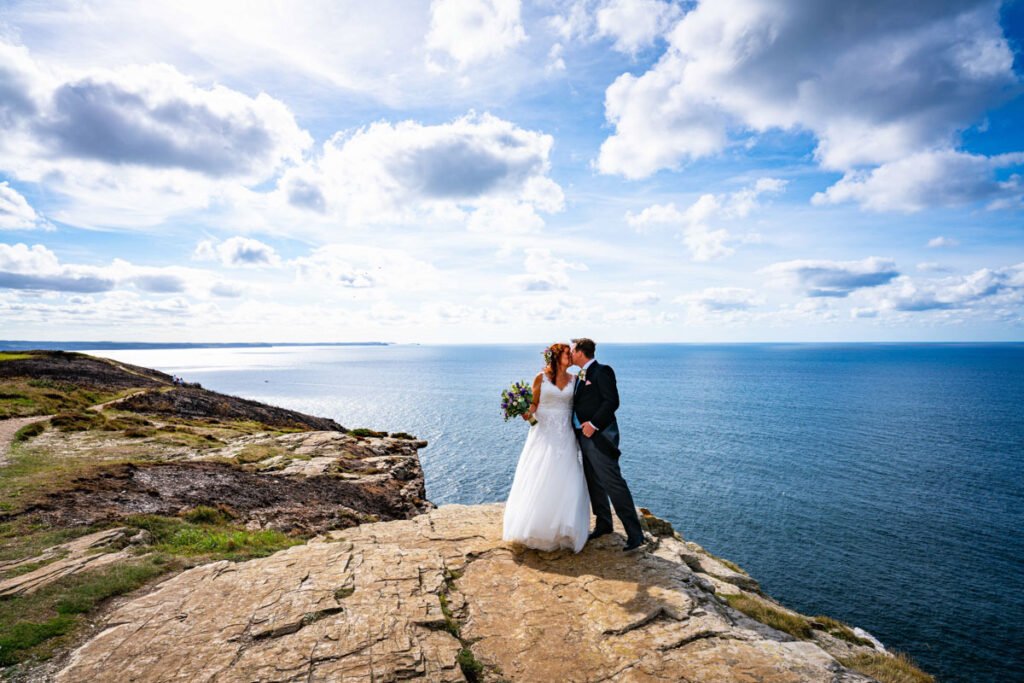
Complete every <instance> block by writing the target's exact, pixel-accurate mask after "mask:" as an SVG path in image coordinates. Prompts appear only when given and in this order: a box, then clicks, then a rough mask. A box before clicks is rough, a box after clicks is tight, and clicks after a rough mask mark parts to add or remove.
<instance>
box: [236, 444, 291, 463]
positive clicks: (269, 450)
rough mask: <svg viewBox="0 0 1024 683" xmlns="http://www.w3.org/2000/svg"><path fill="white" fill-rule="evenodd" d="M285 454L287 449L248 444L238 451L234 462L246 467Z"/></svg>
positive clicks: (268, 445)
mask: <svg viewBox="0 0 1024 683" xmlns="http://www.w3.org/2000/svg"><path fill="white" fill-rule="evenodd" d="M287 452H288V451H287V449H284V448H281V447H280V446H275V445H272V444H266V443H254V444H249V445H248V446H246V447H245V448H243V449H242V450H241V451H239V453H238V455H236V456H235V462H237V463H238V464H239V465H248V464H250V463H254V462H260V461H261V460H266V459H267V458H272V457H274V456H275V455H284V454H285V453H287Z"/></svg>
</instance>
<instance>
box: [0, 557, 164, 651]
mask: <svg viewBox="0 0 1024 683" xmlns="http://www.w3.org/2000/svg"><path fill="white" fill-rule="evenodd" d="M173 568H174V565H173V564H172V563H169V562H168V561H167V559H166V558H160V557H156V556H151V557H147V558H140V559H139V560H136V561H133V562H128V563H124V564H118V565H113V566H108V567H104V568H102V569H97V570H94V571H87V572H82V573H81V574H75V575H73V576H68V577H65V578H63V579H61V580H59V581H57V582H55V583H53V584H50V585H49V586H45V587H43V588H41V589H39V590H38V591H36V592H35V593H33V594H31V595H24V596H17V597H12V598H7V599H4V600H0V666H10V665H12V664H17V663H18V662H22V661H24V660H26V659H28V658H29V657H33V658H38V659H46V658H48V657H49V656H50V655H52V654H53V651H54V650H55V649H56V648H57V647H59V646H60V645H61V644H62V642H63V639H62V638H61V636H65V635H67V634H70V633H71V632H72V631H73V630H74V629H75V627H76V626H78V624H80V623H81V621H82V620H83V617H82V615H83V614H86V613H88V612H90V611H92V610H94V609H95V608H96V607H98V606H99V605H100V604H101V603H102V602H103V601H104V600H107V599H108V598H111V597H113V596H115V595H122V594H124V593H128V592H130V591H133V590H135V589H136V588H139V587H140V586H142V585H144V584H145V583H146V582H147V581H150V580H151V579H153V578H155V577H157V576H159V575H161V574H163V573H165V572H167V571H169V570H170V569H173Z"/></svg>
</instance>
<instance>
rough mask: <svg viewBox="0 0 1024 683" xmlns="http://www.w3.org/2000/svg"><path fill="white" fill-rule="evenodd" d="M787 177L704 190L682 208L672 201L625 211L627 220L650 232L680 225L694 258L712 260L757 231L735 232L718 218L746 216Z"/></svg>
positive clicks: (780, 188) (779, 189)
mask: <svg viewBox="0 0 1024 683" xmlns="http://www.w3.org/2000/svg"><path fill="white" fill-rule="evenodd" d="M785 187H786V181H784V180H780V179H778V178H761V179H759V180H758V181H757V182H756V183H754V184H753V185H752V186H750V187H747V188H744V189H742V190H739V191H737V192H733V193H725V194H720V195H714V194H704V195H701V196H700V198H698V199H697V201H695V202H694V203H693V204H691V205H690V206H689V207H688V208H686V209H685V210H680V209H678V208H676V205H675V204H674V203H671V202H670V203H668V204H654V205H652V206H648V207H647V208H645V209H643V210H642V211H640V212H639V213H632V212H627V213H626V223H628V224H629V226H630V227H632V228H633V229H634V230H636V231H637V232H641V233H644V232H649V231H651V230H652V229H654V228H655V227H657V226H660V225H670V226H676V227H678V228H679V229H681V231H682V232H681V238H682V240H683V243H684V244H685V245H686V248H687V249H688V250H689V251H690V255H691V257H692V258H693V260H694V261H713V260H715V259H719V258H724V257H726V256H729V255H731V254H733V253H735V251H736V249H735V248H734V246H732V245H735V244H739V243H741V242H749V241H756V240H757V239H758V237H757V235H752V234H748V235H743V236H736V235H733V234H731V233H730V232H729V231H728V230H726V229H725V228H721V227H714V224H715V223H716V222H718V221H730V220H735V219H738V218H746V217H747V216H748V215H749V214H750V213H751V212H752V211H754V210H755V209H757V208H758V207H759V206H760V203H759V201H758V198H759V197H760V196H762V195H765V194H776V193H779V192H782V191H783V189H784V188H785Z"/></svg>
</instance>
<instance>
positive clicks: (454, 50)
mask: <svg viewBox="0 0 1024 683" xmlns="http://www.w3.org/2000/svg"><path fill="white" fill-rule="evenodd" d="M519 10H520V8H519V0H433V1H432V2H431V3H430V32H429V33H428V34H427V39H426V41H427V47H428V48H429V49H430V50H436V51H439V52H443V53H445V54H447V55H448V56H449V57H450V58H451V59H453V60H455V62H456V63H457V64H458V65H459V67H460V68H464V67H465V66H467V65H469V64H472V63H474V62H479V61H482V60H486V59H490V58H494V57H497V56H499V55H501V54H502V53H504V52H505V51H506V50H509V49H511V48H513V47H515V46H516V45H518V44H519V43H522V42H523V41H524V40H526V31H524V30H523V25H522V23H521V20H520V16H519Z"/></svg>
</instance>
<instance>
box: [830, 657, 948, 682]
mask: <svg viewBox="0 0 1024 683" xmlns="http://www.w3.org/2000/svg"><path fill="white" fill-rule="evenodd" d="M839 663H840V664H842V665H843V666H845V667H847V668H848V669H853V670H854V671H859V672H860V673H862V674H864V675H866V676H871V677H872V678H874V679H876V680H878V681H880V683H935V677H934V676H931V675H930V674H926V673H925V672H924V671H921V670H920V669H919V668H917V665H916V664H914V661H913V660H912V659H910V657H908V656H907V655H905V654H903V653H902V652H893V653H891V654H882V653H881V652H878V653H867V654H860V655H855V656H853V657H842V658H840V659H839Z"/></svg>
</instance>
